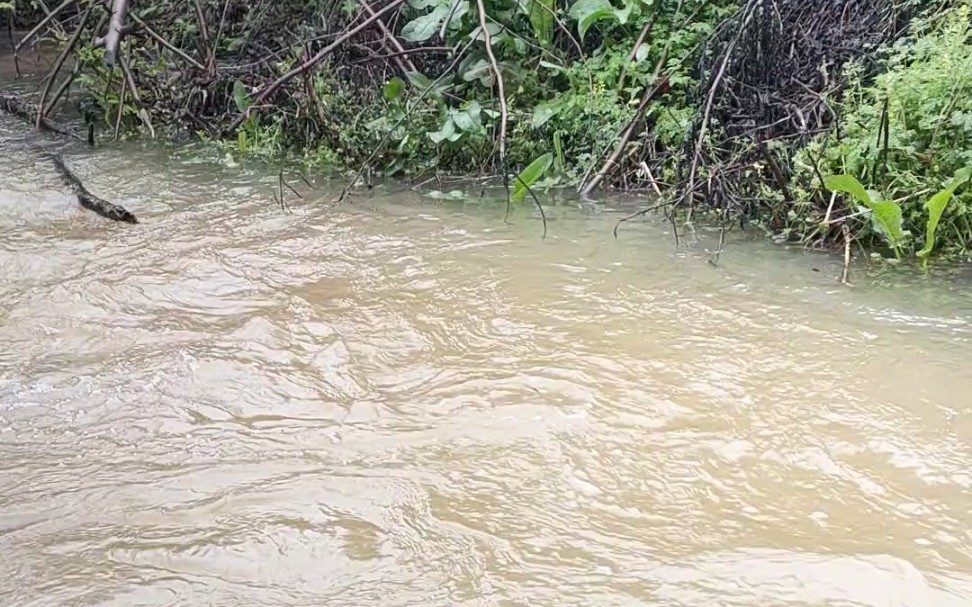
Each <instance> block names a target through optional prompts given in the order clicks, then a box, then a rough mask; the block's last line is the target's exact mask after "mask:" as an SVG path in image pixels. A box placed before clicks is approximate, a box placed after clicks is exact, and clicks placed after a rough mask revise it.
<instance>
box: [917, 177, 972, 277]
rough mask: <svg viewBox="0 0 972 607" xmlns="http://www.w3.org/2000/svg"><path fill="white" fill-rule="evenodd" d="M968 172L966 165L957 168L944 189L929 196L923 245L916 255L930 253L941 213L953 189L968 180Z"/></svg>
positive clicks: (926, 205) (920, 255) (933, 246)
mask: <svg viewBox="0 0 972 607" xmlns="http://www.w3.org/2000/svg"><path fill="white" fill-rule="evenodd" d="M970 174H972V171H970V169H969V168H968V167H966V168H963V169H959V170H958V171H956V172H955V176H954V177H953V178H952V180H951V182H950V183H949V184H948V185H947V186H946V187H945V189H944V190H942V191H941V192H938V193H937V194H935V195H934V196H932V197H931V198H929V199H928V201H927V202H926V203H925V208H926V209H928V223H927V224H926V225H925V246H924V247H923V248H922V249H921V250H920V251H918V257H920V258H922V259H925V258H927V257H928V256H929V255H931V252H932V249H934V248H935V231H936V230H937V229H938V222H939V221H940V220H941V218H942V213H944V212H945V207H946V206H947V205H948V203H949V201H950V200H951V199H952V196H953V195H954V194H955V190H957V189H958V188H959V187H960V186H961V185H962V184H963V183H965V182H966V181H968V180H969V175H970Z"/></svg>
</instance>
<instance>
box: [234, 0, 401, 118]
mask: <svg viewBox="0 0 972 607" xmlns="http://www.w3.org/2000/svg"><path fill="white" fill-rule="evenodd" d="M404 2H405V0H392V2H390V3H389V4H387V5H386V6H384V7H382V8H381V10H379V11H378V12H376V13H375V14H374V15H371V16H370V17H368V18H367V19H365V20H364V21H362V22H361V23H359V24H358V25H357V26H356V27H353V28H351V29H349V30H348V31H346V32H345V33H344V34H342V35H341V36H339V37H338V38H337V39H335V40H334V42H332V43H331V44H329V45H327V46H325V47H324V48H322V49H321V50H320V51H318V52H317V54H316V55H314V56H313V57H311V58H310V59H308V60H307V61H304V62H303V63H301V64H300V65H298V66H297V67H295V68H294V69H292V70H290V71H289V72H287V73H286V74H284V75H283V76H280V77H279V78H277V79H276V80H274V81H273V82H272V83H270V84H269V85H267V86H266V87H264V89H263V90H262V91H261V92H260V93H259V94H258V95H257V96H256V98H255V99H254V100H253V106H259V105H263V103H264V102H265V101H266V100H267V99H268V98H269V97H270V96H271V95H273V94H274V93H275V92H276V91H277V89H279V88H280V87H281V86H283V85H285V84H287V83H288V82H290V81H291V80H292V79H294V78H295V77H297V76H299V75H301V74H303V73H304V72H306V71H307V70H310V69H312V68H314V67H315V66H316V65H317V64H319V63H320V62H321V61H323V60H324V58H325V57H327V56H328V55H330V54H331V53H332V52H334V49H336V48H338V47H339V46H341V44H343V43H344V42H346V41H347V40H348V39H350V38H351V37H353V36H354V35H356V34H357V33H359V32H360V31H362V30H364V29H366V28H367V27H369V26H371V25H372V24H373V23H374V22H375V21H377V20H378V19H380V18H381V16H382V15H384V14H385V13H387V12H389V11H391V10H392V9H394V8H395V7H397V6H400V5H401V4H403V3H404ZM251 109H253V107H252V106H251V107H250V108H249V110H251ZM249 110H247V111H245V112H241V113H240V114H239V115H238V116H237V117H236V118H235V119H234V120H233V122H232V123H231V124H230V126H229V128H228V129H227V130H228V131H230V132H232V131H235V130H236V129H237V128H239V126H240V125H241V124H242V123H243V121H244V120H246V118H247V116H248V112H249Z"/></svg>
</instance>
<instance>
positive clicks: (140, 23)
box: [131, 13, 206, 70]
mask: <svg viewBox="0 0 972 607" xmlns="http://www.w3.org/2000/svg"><path fill="white" fill-rule="evenodd" d="M131 17H132V21H134V22H135V23H136V24H138V26H139V27H140V28H142V29H143V30H145V33H146V34H148V35H149V36H151V37H152V39H153V40H155V41H156V42H158V43H159V44H161V45H162V46H164V47H165V48H167V49H169V50H170V51H172V52H173V53H175V54H176V55H178V56H179V57H181V58H182V59H184V60H185V61H186V62H187V63H189V64H190V65H192V66H193V67H195V68H197V69H200V70H205V69H206V68H205V67H204V66H203V64H202V63H199V62H198V61H196V60H195V59H193V58H192V57H190V56H189V54H188V53H186V52H185V51H183V50H182V49H180V48H178V47H176V46H175V45H174V44H172V43H171V42H169V41H168V40H166V39H165V38H163V37H162V36H161V35H159V33H158V32H156V31H155V30H154V29H152V28H151V27H149V25H148V24H147V23H145V21H143V20H142V18H141V17H139V16H138V15H137V14H136V13H132V14H131Z"/></svg>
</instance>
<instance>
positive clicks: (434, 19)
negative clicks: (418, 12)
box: [402, 6, 449, 42]
mask: <svg viewBox="0 0 972 607" xmlns="http://www.w3.org/2000/svg"><path fill="white" fill-rule="evenodd" d="M448 14H449V7H448V6H437V7H435V8H434V9H432V12H430V13H428V14H425V15H422V16H421V17H416V18H415V19H412V20H411V21H409V22H408V23H406V24H405V25H404V26H403V27H402V38H404V39H406V40H408V41H409V42H425V41H426V40H428V39H429V38H431V37H432V36H434V35H435V33H436V32H437V31H439V26H441V25H442V20H443V19H445V18H446V16H447V15H448Z"/></svg>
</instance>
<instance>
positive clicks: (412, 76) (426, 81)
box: [405, 72, 449, 97]
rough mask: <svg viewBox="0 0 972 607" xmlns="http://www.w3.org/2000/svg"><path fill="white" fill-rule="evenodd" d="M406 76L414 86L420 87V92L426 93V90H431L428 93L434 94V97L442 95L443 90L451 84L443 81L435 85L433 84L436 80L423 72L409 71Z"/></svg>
mask: <svg viewBox="0 0 972 607" xmlns="http://www.w3.org/2000/svg"><path fill="white" fill-rule="evenodd" d="M405 77H406V78H408V81H409V82H411V83H412V86H414V87H415V88H416V89H418V90H419V92H421V93H424V92H425V91H429V93H428V94H430V95H432V96H433V97H441V96H442V91H444V90H446V89H447V88H449V85H447V84H443V83H441V82H440V83H438V84H436V85H435V87H433V86H432V85H433V84H434V82H435V81H433V80H431V79H430V78H429V77H428V76H426V75H425V74H423V73H422V72H407V73H406V74H405Z"/></svg>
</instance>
